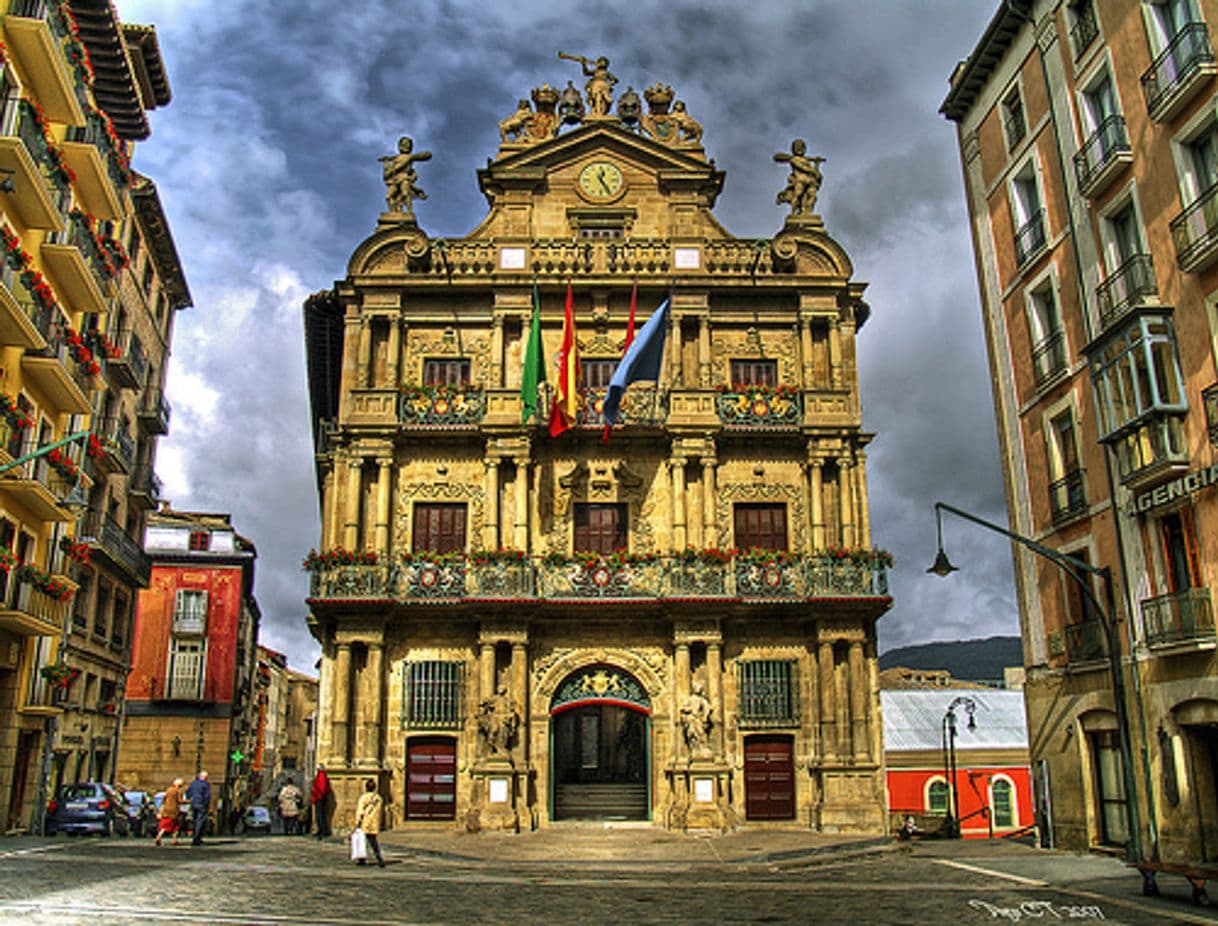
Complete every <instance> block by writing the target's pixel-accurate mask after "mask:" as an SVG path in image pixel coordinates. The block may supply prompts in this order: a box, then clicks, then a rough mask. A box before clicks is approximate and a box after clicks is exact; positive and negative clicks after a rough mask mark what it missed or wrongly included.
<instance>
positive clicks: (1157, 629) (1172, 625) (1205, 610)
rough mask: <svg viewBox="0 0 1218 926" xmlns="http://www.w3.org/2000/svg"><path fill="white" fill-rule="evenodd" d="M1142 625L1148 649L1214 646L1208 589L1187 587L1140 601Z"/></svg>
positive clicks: (1212, 610)
mask: <svg viewBox="0 0 1218 926" xmlns="http://www.w3.org/2000/svg"><path fill="white" fill-rule="evenodd" d="M1142 625H1143V627H1144V629H1145V632H1146V642H1147V644H1148V645H1149V646H1150V647H1151V648H1155V649H1157V648H1165V647H1182V648H1183V647H1188V646H1189V645H1190V644H1191V645H1193V646H1194V647H1195V646H1198V645H1202V646H1213V645H1214V644H1215V636H1214V608H1213V604H1212V603H1211V600H1210V590H1209V589H1208V588H1190V589H1186V590H1185V591H1182V592H1175V593H1173V594H1171V595H1160V596H1158V597H1156V598H1147V599H1146V600H1144V601H1143V602H1142Z"/></svg>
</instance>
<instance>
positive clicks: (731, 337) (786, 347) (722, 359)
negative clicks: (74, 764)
mask: <svg viewBox="0 0 1218 926" xmlns="http://www.w3.org/2000/svg"><path fill="white" fill-rule="evenodd" d="M747 357H757V358H769V359H772V360H776V361H777V362H778V381H779V382H780V383H782V384H784V385H789V386H794V385H799V383H800V378H799V364H798V362H797V361H798V358H799V345H798V343H797V341H796V337H795V333H794V331H791V332H787V331H766V332H761V331H759V330H758V329H757V328H756V327H754V326H750V327H749V328H748V330H746V331H732V332H721V333H719V334H715V335H712V337H711V362H710V369H711V379H712V380H713V381H714V383H724V384H727V383H729V381H730V380H731V376H730V370H729V367H730V364H731V361H732V360H737V359H744V358H747Z"/></svg>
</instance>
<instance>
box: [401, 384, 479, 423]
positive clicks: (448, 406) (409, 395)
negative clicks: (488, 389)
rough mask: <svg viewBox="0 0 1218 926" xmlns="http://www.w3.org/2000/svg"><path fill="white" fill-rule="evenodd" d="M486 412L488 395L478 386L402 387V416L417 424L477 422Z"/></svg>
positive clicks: (405, 421)
mask: <svg viewBox="0 0 1218 926" xmlns="http://www.w3.org/2000/svg"><path fill="white" fill-rule="evenodd" d="M484 414H486V395H485V394H484V393H483V391H482V390H481V389H480V388H478V387H476V386H468V387H465V388H458V387H444V388H441V387H432V386H411V387H406V388H404V389H403V390H402V396H401V402H400V404H399V406H398V420H399V421H400V422H401V423H402V424H404V425H409V426H415V427H444V428H451V427H458V426H473V425H476V424H477V423H478V422H480V421H481V420H482V416H483V415H484Z"/></svg>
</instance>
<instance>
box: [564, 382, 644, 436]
mask: <svg viewBox="0 0 1218 926" xmlns="http://www.w3.org/2000/svg"><path fill="white" fill-rule="evenodd" d="M605 392H606V390H604V389H585V390H584V407H583V408H582V409H580V412H579V414H578V415H576V416H575V423H576V424H577V425H580V426H582V427H588V428H600V427H603V426H604V424H605V417H604V413H605ZM542 417H544V416H542ZM667 417H668V393H667V392H662V391H660V390H658V389H644V388H639V387H635V388H633V389H627V390H626V392H625V393H623V395H622V404H621V406H620V407H619V414H618V419H617V423H618V424H633V425H643V426H658V425H662V424H663V423H664V421H665V419H666V418H667Z"/></svg>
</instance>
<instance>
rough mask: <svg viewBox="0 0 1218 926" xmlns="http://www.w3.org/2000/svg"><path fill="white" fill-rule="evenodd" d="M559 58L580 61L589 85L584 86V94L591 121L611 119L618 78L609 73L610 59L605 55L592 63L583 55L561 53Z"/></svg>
mask: <svg viewBox="0 0 1218 926" xmlns="http://www.w3.org/2000/svg"><path fill="white" fill-rule="evenodd" d="M558 57H559V58H562V59H563V60H565V61H578V62H579V64H580V66H581V67H582V68H583V71H584V76H585V77H587V78H588V83H586V84H585V85H584V93H585V94H586V95H587V97H588V117H589V118H591V119H598V118H601V119H603V118H611V117H612V114H611V113H610V110H611V109H612V107H613V85H614V84H616V83H617V78H616V77H614V76H613V75H612V74H610V73H609V59H608V58H606V57H605V56H604V55H602V56H601V57H599V58H597V59H596V60H595V61H592V60H590V59H588V58H585V57H583V56H582V55H568V54H566V53H565V52H561V51H560V52H559V53H558Z"/></svg>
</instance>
